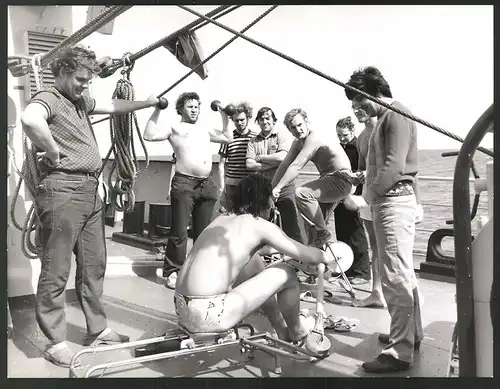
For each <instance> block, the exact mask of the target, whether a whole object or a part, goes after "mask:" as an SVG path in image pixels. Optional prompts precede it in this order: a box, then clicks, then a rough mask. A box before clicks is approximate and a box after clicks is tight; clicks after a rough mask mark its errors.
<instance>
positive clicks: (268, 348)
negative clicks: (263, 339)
mask: <svg viewBox="0 0 500 389" xmlns="http://www.w3.org/2000/svg"><path fill="white" fill-rule="evenodd" d="M268 340H272V341H275V340H276V339H274V338H272V339H268ZM242 341H243V339H242ZM244 344H247V345H250V346H252V347H255V348H256V349H259V350H261V351H264V352H265V353H267V354H271V355H273V354H278V355H281V356H283V357H287V358H291V359H295V360H298V361H309V360H310V359H311V358H315V357H313V356H309V355H308V353H307V352H306V350H304V349H302V348H299V347H296V346H293V345H290V344H289V345H288V346H291V347H290V348H292V349H293V350H295V351H297V352H300V353H302V354H304V355H303V356H301V355H300V354H292V353H291V352H289V351H284V350H280V349H278V348H275V347H272V346H268V345H266V344H261V343H257V342H254V341H251V340H248V339H247V340H245V343H244Z"/></svg>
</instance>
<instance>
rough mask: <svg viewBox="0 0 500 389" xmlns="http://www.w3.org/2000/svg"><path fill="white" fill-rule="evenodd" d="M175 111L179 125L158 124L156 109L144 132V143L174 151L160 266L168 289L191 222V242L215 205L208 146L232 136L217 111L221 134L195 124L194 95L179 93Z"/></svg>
mask: <svg viewBox="0 0 500 389" xmlns="http://www.w3.org/2000/svg"><path fill="white" fill-rule="evenodd" d="M175 105H176V111H177V113H178V114H179V115H180V116H181V121H180V123H178V124H170V125H168V124H160V125H158V120H159V118H160V113H161V110H160V109H159V108H156V109H155V110H154V112H153V114H152V115H151V117H150V118H149V121H148V123H147V125H146V129H145V130H144V135H143V136H144V139H145V140H146V141H151V142H160V141H164V140H168V141H169V143H170V145H171V146H172V149H173V151H174V154H175V157H176V162H175V175H174V177H173V179H172V184H171V189H170V199H171V212H172V214H171V215H172V216H171V217H172V225H171V228H170V237H169V240H168V244H167V249H166V256H167V259H166V260H165V262H164V264H163V277H165V278H167V287H169V288H171V289H174V288H175V282H176V278H177V270H178V269H179V268H180V267H181V266H182V264H183V263H184V260H185V259H186V251H187V238H188V233H187V228H188V224H189V219H190V218H191V217H192V221H193V235H194V236H193V240H194V241H196V239H197V238H198V236H199V235H200V234H201V232H202V231H203V230H204V229H205V227H206V226H207V225H208V224H209V223H210V221H211V219H212V210H213V207H214V204H215V202H216V201H217V187H216V185H215V184H214V182H213V181H212V180H211V179H210V172H211V170H212V148H211V146H210V142H214V143H222V144H225V143H229V142H232V140H233V134H232V132H231V131H228V123H229V118H228V116H227V115H226V114H225V113H224V112H223V111H222V110H220V111H219V112H220V114H221V116H222V131H219V130H214V129H211V128H207V127H204V126H201V125H199V124H198V123H197V121H198V116H199V114H200V97H199V96H198V94H197V93H195V92H186V93H182V94H181V95H180V96H179V98H178V99H177V101H176V104H175Z"/></svg>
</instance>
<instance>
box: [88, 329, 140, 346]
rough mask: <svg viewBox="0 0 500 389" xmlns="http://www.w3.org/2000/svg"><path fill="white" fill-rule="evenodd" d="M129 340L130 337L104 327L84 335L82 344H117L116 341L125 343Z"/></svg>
mask: <svg viewBox="0 0 500 389" xmlns="http://www.w3.org/2000/svg"><path fill="white" fill-rule="evenodd" d="M129 340H130V337H128V336H127V335H122V334H119V333H118V332H116V331H115V330H112V329H111V328H106V329H105V330H104V331H102V332H100V333H98V334H93V335H86V336H85V338H84V339H83V344H84V346H95V345H97V344H101V343H104V344H118V343H126V342H128V341H129Z"/></svg>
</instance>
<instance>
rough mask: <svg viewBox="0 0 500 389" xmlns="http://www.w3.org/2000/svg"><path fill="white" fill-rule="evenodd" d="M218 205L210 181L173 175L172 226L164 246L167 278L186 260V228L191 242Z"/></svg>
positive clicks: (171, 195)
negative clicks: (189, 231)
mask: <svg viewBox="0 0 500 389" xmlns="http://www.w3.org/2000/svg"><path fill="white" fill-rule="evenodd" d="M216 201H217V187H216V186H215V184H214V182H213V181H212V179H211V178H203V179H202V178H196V177H191V176H188V175H185V174H182V173H175V175H174V178H173V179H172V188H171V190H170V204H171V205H170V208H171V215H172V216H171V217H172V219H171V226H170V237H169V239H168V243H167V249H166V255H167V257H168V260H165V262H164V264H163V275H164V276H167V275H168V273H171V272H172V271H174V270H177V269H178V268H180V267H181V266H182V264H183V263H184V261H185V260H186V252H187V239H188V231H187V228H188V225H189V221H190V219H191V220H192V227H193V241H196V239H197V238H198V236H199V235H200V234H201V233H202V231H203V230H204V229H205V228H206V227H207V226H208V225H209V224H210V222H211V219H212V211H213V208H214V205H215V202H216Z"/></svg>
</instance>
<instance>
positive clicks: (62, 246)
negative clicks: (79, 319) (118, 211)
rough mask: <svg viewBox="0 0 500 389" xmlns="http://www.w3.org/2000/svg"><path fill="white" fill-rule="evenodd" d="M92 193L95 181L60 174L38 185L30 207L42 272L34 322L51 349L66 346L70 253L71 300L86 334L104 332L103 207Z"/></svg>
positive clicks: (48, 177)
mask: <svg viewBox="0 0 500 389" xmlns="http://www.w3.org/2000/svg"><path fill="white" fill-rule="evenodd" d="M97 187H98V181H97V179H96V178H93V177H88V176H86V175H77V174H75V175H69V174H64V173H52V174H50V175H48V176H47V177H45V178H44V179H42V180H41V182H40V184H39V185H38V189H37V194H36V199H35V201H36V205H37V208H38V214H39V216H40V221H41V227H40V229H39V230H38V234H39V237H40V242H41V245H42V252H41V254H40V260H41V262H42V267H41V273H40V278H39V280H38V288H37V293H36V318H37V321H38V325H39V326H40V329H41V330H42V332H43V333H44V334H45V336H46V337H47V338H48V339H49V340H50V341H51V342H52V343H60V342H63V341H65V340H66V320H65V314H64V303H65V293H64V290H65V288H66V284H67V282H68V278H69V273H70V270H71V254H72V253H74V254H75V256H76V278H75V288H76V294H77V296H78V301H79V302H80V306H81V308H82V311H83V314H84V316H85V320H86V322H87V332H88V333H89V334H96V333H98V332H101V331H102V330H104V329H105V328H106V326H107V323H106V315H105V313H104V306H103V304H102V301H101V297H102V293H103V282H104V273H105V270H106V244H105V240H104V239H105V238H104V206H103V202H102V200H101V198H100V197H99V194H98V193H97Z"/></svg>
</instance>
